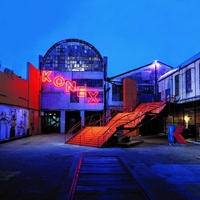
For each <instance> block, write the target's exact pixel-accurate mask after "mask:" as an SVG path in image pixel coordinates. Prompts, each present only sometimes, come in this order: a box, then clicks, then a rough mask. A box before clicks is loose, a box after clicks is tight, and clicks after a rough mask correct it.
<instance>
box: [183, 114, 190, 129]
mask: <svg viewBox="0 0 200 200" xmlns="http://www.w3.org/2000/svg"><path fill="white" fill-rule="evenodd" d="M184 120H185V123H186V127H185V128H188V123H189V120H190V117H188V116H187V115H186V116H185V117H184Z"/></svg>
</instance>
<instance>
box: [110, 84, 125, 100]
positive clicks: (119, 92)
mask: <svg viewBox="0 0 200 200" xmlns="http://www.w3.org/2000/svg"><path fill="white" fill-rule="evenodd" d="M112 101H123V86H122V85H112Z"/></svg>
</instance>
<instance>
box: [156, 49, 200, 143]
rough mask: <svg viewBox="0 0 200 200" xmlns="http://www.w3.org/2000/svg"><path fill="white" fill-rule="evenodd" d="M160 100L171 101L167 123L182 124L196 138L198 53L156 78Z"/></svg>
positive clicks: (199, 103)
mask: <svg viewBox="0 0 200 200" xmlns="http://www.w3.org/2000/svg"><path fill="white" fill-rule="evenodd" d="M158 85H159V91H158V92H159V95H160V97H161V100H162V101H166V102H171V106H170V107H169V118H168V123H169V124H173V125H175V126H178V125H179V124H184V125H185V127H186V129H187V131H188V133H187V134H190V135H191V136H193V137H196V140H197V139H199V134H200V53H198V54H196V55H194V56H192V57H191V58H189V59H187V60H186V61H184V62H183V63H181V64H180V65H179V66H178V67H177V68H175V69H173V70H171V71H169V72H168V73H166V74H164V75H163V76H161V77H160V78H159V79H158Z"/></svg>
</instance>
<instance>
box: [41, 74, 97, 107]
mask: <svg viewBox="0 0 200 200" xmlns="http://www.w3.org/2000/svg"><path fill="white" fill-rule="evenodd" d="M52 76H53V75H52V71H42V82H47V83H53V85H54V86H55V87H57V88H61V87H64V88H65V92H67V93H69V92H77V97H80V98H84V97H86V96H87V87H86V86H76V81H68V80H65V78H64V77H63V76H62V75H57V76H54V77H53V78H52ZM98 94H99V92H97V91H96V92H91V91H90V92H89V91H88V95H89V100H88V103H98V102H99V99H98Z"/></svg>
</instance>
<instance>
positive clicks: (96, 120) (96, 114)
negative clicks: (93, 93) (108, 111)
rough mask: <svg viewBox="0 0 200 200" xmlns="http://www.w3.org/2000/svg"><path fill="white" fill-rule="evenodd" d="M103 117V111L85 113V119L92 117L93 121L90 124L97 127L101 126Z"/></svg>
mask: <svg viewBox="0 0 200 200" xmlns="http://www.w3.org/2000/svg"><path fill="white" fill-rule="evenodd" d="M102 115H103V112H101V111H86V112H85V118H89V117H92V120H91V121H90V122H92V123H94V124H95V125H96V126H99V125H100V124H101V122H100V119H101V117H102Z"/></svg>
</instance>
